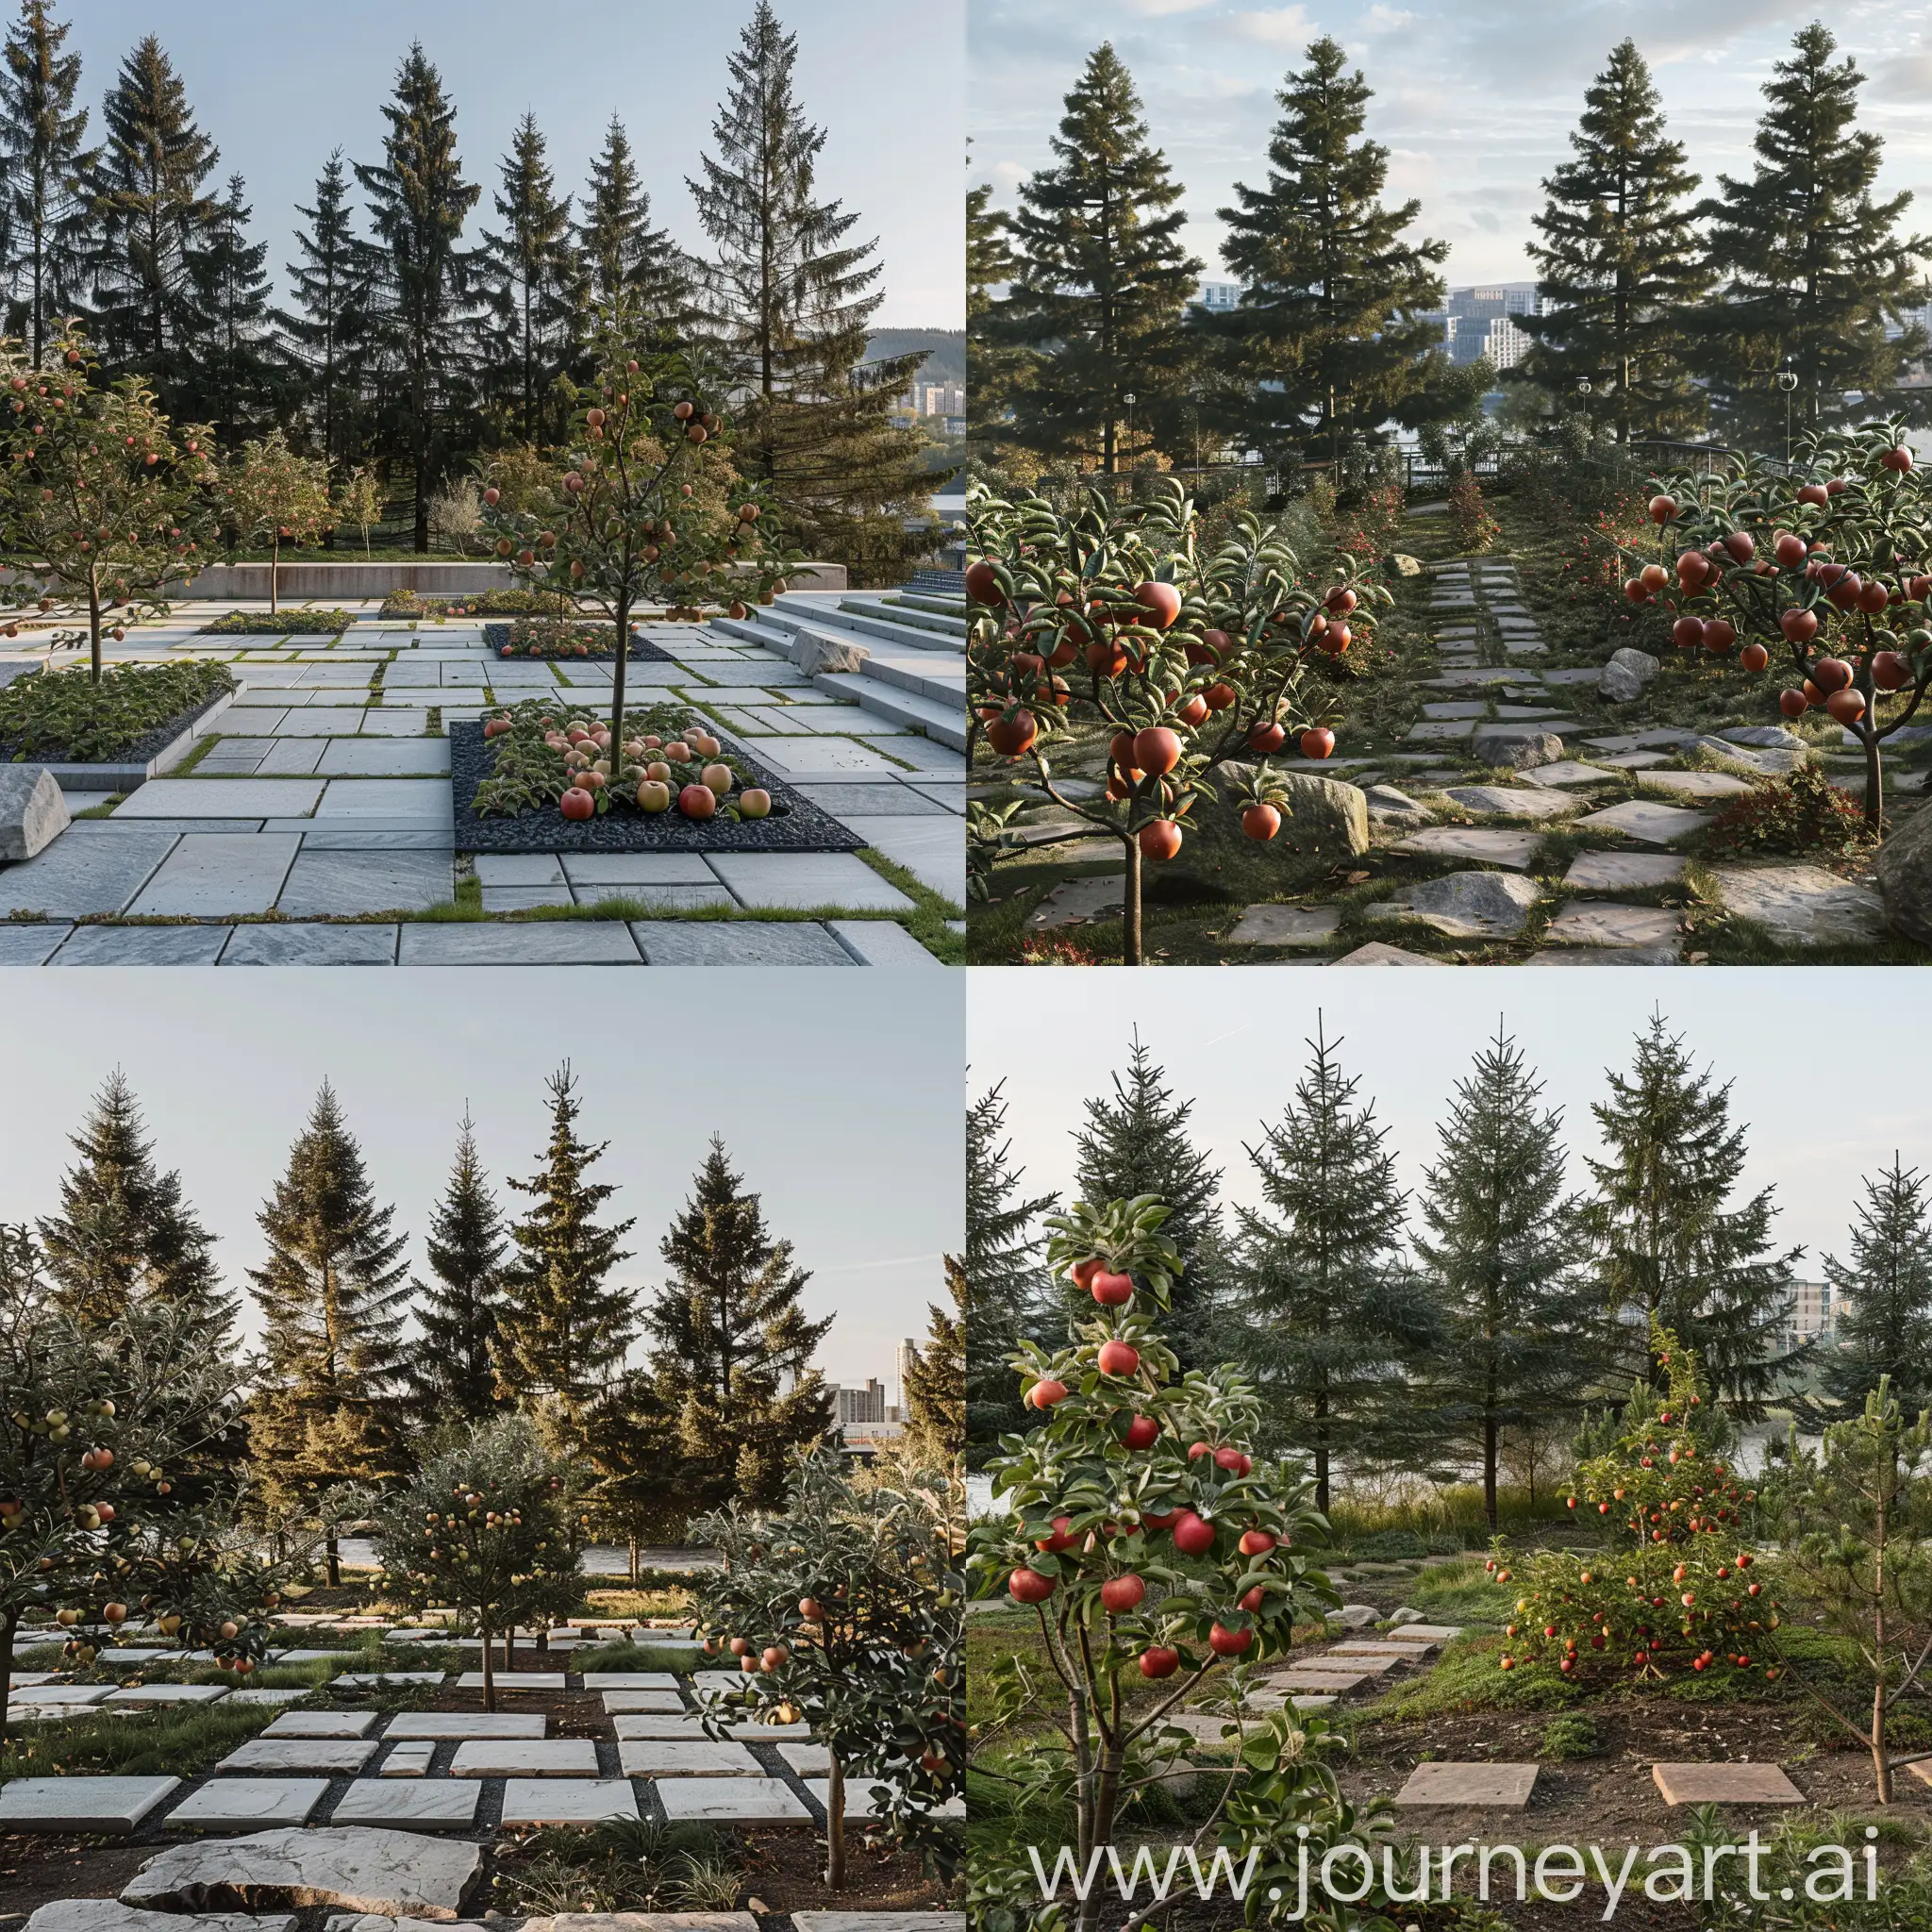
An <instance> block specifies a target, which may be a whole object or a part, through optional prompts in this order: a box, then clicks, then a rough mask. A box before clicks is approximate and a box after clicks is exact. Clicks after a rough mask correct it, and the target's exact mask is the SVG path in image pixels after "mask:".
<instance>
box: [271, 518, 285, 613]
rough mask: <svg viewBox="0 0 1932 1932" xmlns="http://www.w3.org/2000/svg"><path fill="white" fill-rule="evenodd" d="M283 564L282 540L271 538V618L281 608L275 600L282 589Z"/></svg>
mask: <svg viewBox="0 0 1932 1932" xmlns="http://www.w3.org/2000/svg"><path fill="white" fill-rule="evenodd" d="M281 564H282V540H281V539H280V538H279V537H271V538H270V539H269V540H268V614H269V615H270V616H271V617H273V616H274V615H275V612H276V610H277V609H279V608H280V606H279V605H278V604H277V602H276V600H275V592H276V591H277V590H278V589H279V587H280V577H281Z"/></svg>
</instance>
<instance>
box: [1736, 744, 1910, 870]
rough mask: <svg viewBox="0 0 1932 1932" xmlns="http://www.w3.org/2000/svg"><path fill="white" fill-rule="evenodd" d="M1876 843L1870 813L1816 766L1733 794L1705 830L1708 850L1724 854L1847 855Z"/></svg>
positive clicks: (1808, 766) (1806, 767)
mask: <svg viewBox="0 0 1932 1932" xmlns="http://www.w3.org/2000/svg"><path fill="white" fill-rule="evenodd" d="M1871 842H1872V833H1871V831H1870V829H1869V827H1868V826H1867V824H1866V822H1865V814H1864V813H1863V812H1862V811H1860V810H1859V808H1858V807H1857V804H1856V803H1855V802H1854V801H1853V800H1852V799H1851V798H1850V797H1849V796H1848V795H1847V794H1846V793H1844V792H1842V791H1840V790H1839V788H1838V787H1837V786H1836V785H1834V784H1833V783H1832V782H1831V780H1830V779H1829V778H1827V777H1826V776H1825V774H1824V773H1823V772H1822V771H1821V770H1819V768H1818V767H1817V766H1816V765H1812V764H1804V765H1800V766H1799V767H1798V769H1797V770H1796V771H1795V772H1793V773H1791V774H1790V776H1789V777H1785V778H1773V779H1770V780H1768V781H1767V782H1766V783H1764V784H1762V785H1757V786H1754V787H1753V788H1752V789H1751V790H1750V791H1747V792H1745V793H1744V794H1743V796H1742V797H1740V798H1734V799H1733V800H1732V801H1731V802H1730V804H1729V805H1727V806H1725V807H1724V809H1723V810H1722V811H1721V812H1719V813H1718V815H1717V820H1716V822H1715V823H1714V824H1712V825H1711V827H1710V829H1709V830H1708V831H1707V833H1706V834H1705V845H1706V849H1707V850H1708V851H1710V852H1714V853H1719V854H1727V853H1740V854H1748V853H1753V852H1782V853H1790V854H1792V855H1793V856H1796V857H1809V856H1810V855H1811V854H1813V853H1831V854H1836V855H1840V856H1842V855H1845V854H1848V853H1852V852H1856V851H1857V850H1858V849H1859V848H1860V847H1861V846H1865V845H1869V844H1870V843H1871Z"/></svg>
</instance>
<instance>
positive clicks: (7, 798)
mask: <svg viewBox="0 0 1932 1932" xmlns="http://www.w3.org/2000/svg"><path fill="white" fill-rule="evenodd" d="M70 823H72V822H71V821H70V819H69V818H68V816H67V801H66V800H65V799H64V798H62V797H61V795H60V787H59V785H58V783H57V782H56V781H55V777H54V774H53V773H52V772H50V771H48V769H47V768H46V766H45V765H0V859H21V858H32V857H33V856H34V854H35V853H37V852H41V851H44V850H45V849H46V847H47V846H49V845H51V844H52V843H53V842H54V841H55V840H56V839H58V837H59V836H60V834H61V833H62V832H64V831H65V830H66V829H67V827H68V825H69V824H70Z"/></svg>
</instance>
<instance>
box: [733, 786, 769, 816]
mask: <svg viewBox="0 0 1932 1932" xmlns="http://www.w3.org/2000/svg"><path fill="white" fill-rule="evenodd" d="M771 809H772V794H771V793H770V792H769V791H766V790H765V788H764V787H763V786H762V785H754V786H753V787H752V788H751V790H750V791H741V792H740V793H739V794H738V816H739V817H740V818H741V819H761V818H763V817H765V816H766V815H767V813H769V812H770V811H771Z"/></svg>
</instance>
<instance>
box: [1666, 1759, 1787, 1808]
mask: <svg viewBox="0 0 1932 1932" xmlns="http://www.w3.org/2000/svg"><path fill="white" fill-rule="evenodd" d="M1650 1775H1651V1780H1652V1782H1653V1783H1654V1784H1655V1785H1656V1786H1657V1790H1659V1791H1660V1792H1661V1793H1662V1794H1663V1801H1664V1803H1665V1804H1666V1805H1802V1804H1804V1803H1805V1794H1804V1792H1803V1791H1801V1790H1799V1789H1798V1788H1797V1786H1796V1785H1794V1784H1793V1783H1792V1782H1791V1781H1790V1778H1789V1777H1787V1776H1786V1775H1785V1774H1784V1769H1783V1767H1782V1766H1780V1765H1776V1764H1653V1765H1652V1766H1651V1768H1650Z"/></svg>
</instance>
